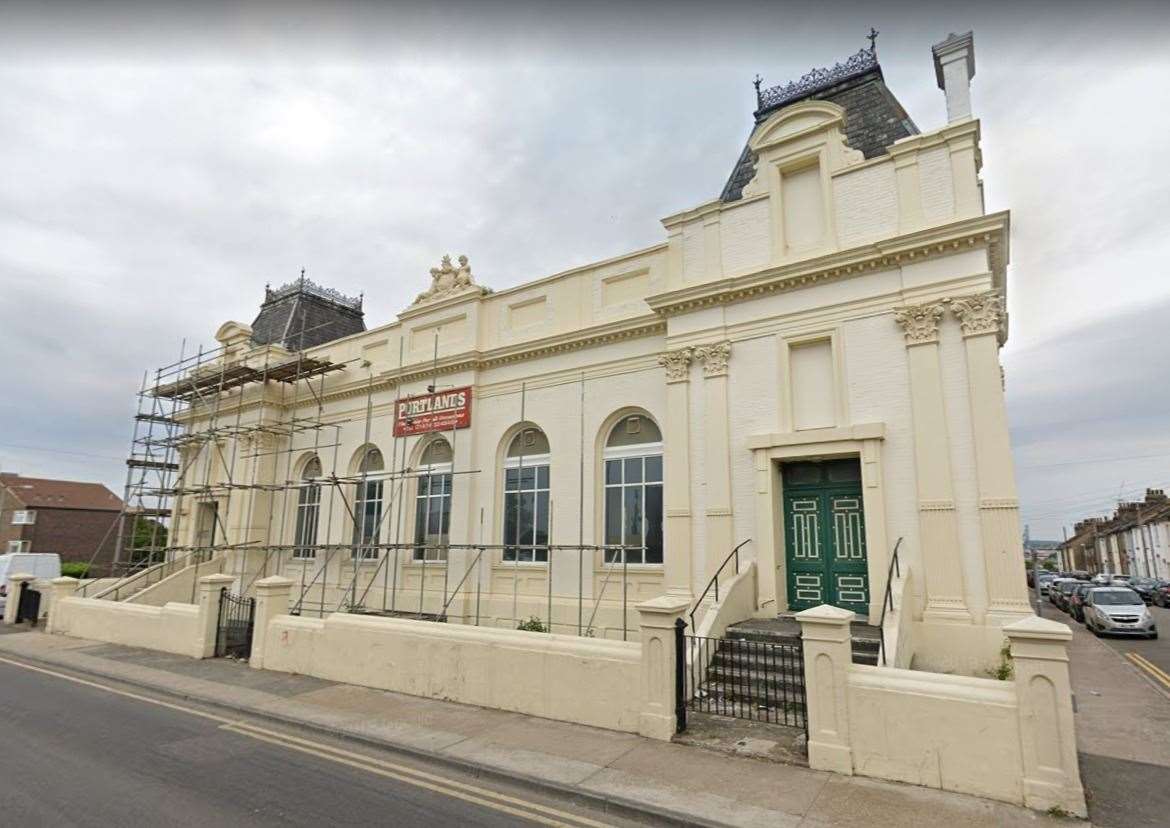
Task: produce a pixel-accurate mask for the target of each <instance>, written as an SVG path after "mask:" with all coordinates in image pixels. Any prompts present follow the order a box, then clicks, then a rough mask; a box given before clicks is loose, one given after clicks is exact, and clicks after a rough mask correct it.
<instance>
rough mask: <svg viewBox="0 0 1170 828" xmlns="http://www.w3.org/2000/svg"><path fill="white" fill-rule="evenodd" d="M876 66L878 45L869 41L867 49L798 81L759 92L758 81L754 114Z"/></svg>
mask: <svg viewBox="0 0 1170 828" xmlns="http://www.w3.org/2000/svg"><path fill="white" fill-rule="evenodd" d="M871 32H872V30H871ZM871 37H872V38H876V37H877V33H876V32H873V33H872V35H871ZM877 67H878V59H877V44H876V43H875V42H873V40H871V42H870V46H869V48H868V49H866V48H863V49H860V50H859V51H858V52H857V54H854V55H851V56H850V57H849V58H848V59H847V60H846V61H845V62H844V63H837V64H834V65H833V66H832V67H831V68H829V69H813V70H812V71H810V72H809V73H808V74H806V75H804V76H803V77H801V78H800V79H799V80H794V81H792V82H791V83H786V84H782V85H780V86H772V87H769V88H767V89H764V90H762V91H761V90H760V87H759V85H758V84H757V86H756V114H757V115H758V114H760V113H761V112H765V111H767V110H770V109H775V108H777V107H780V106H784V105H785V104H788V103H792V102H793V101H798V100H800V99H801V98H805V97H808V96H809V95H812V94H814V93H816V92H820V91H821V90H823V89H828V88H829V87H830V86H836V85H837V84H838V83H841V82H842V81H846V80H849V79H850V78H855V77H857V76H858V75H864V74H865V73H866V72H869V71H872V70H873V69H876V68H877Z"/></svg>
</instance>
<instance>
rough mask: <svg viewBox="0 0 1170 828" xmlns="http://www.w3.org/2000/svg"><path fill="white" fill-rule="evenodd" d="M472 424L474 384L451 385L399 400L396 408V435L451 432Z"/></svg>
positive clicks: (406, 435)
mask: <svg viewBox="0 0 1170 828" xmlns="http://www.w3.org/2000/svg"><path fill="white" fill-rule="evenodd" d="M470 425H471V387H470V386H468V387H466V388H451V389H449V390H445V391H436V392H435V393H434V394H420V395H419V396H417V397H406V398H404V399H401V400H399V401H398V406H397V407H396V408H395V409H394V436H395V437H408V436H410V435H411V434H427V433H429V432H431V431H450V430H451V429H453V428H467V427H468V426H470Z"/></svg>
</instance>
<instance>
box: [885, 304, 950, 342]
mask: <svg viewBox="0 0 1170 828" xmlns="http://www.w3.org/2000/svg"><path fill="white" fill-rule="evenodd" d="M942 318H943V303H942V302H927V303H925V304H922V305H905V306H903V307H900V308H895V309H894V321H895V322H897V323H898V324H899V325H901V326H902V332H903V333H905V334H906V344H907V345H923V344H926V343H928V342H938V323H939V322H940V321H942Z"/></svg>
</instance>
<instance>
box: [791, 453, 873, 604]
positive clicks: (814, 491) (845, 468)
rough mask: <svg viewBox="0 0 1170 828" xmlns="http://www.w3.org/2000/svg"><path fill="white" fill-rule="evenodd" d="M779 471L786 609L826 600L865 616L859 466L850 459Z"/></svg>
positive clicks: (865, 570) (801, 464) (866, 577)
mask: <svg viewBox="0 0 1170 828" xmlns="http://www.w3.org/2000/svg"><path fill="white" fill-rule="evenodd" d="M781 474H782V475H783V481H784V547H785V549H784V551H785V557H786V560H787V573H788V607H789V609H791V610H793V611H798V610H802V609H808V608H809V607H815V606H817V605H818V604H832V605H833V606H837V607H842V608H843V609H848V610H853V611H854V612H856V613H859V614H861V615H865V614H867V613H868V612H869V569H868V564H867V560H866V549H865V512H864V510H863V509H862V498H861V464H860V463H859V461H857V460H856V459H849V460H826V461H823V462H798V463H785V464H784V465H783V466H781Z"/></svg>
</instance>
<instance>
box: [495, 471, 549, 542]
mask: <svg viewBox="0 0 1170 828" xmlns="http://www.w3.org/2000/svg"><path fill="white" fill-rule="evenodd" d="M548 520H549V471H548V465H547V464H540V465H531V466H521V467H513V468H505V469H504V538H503V543H504V560H505V561H507V562H509V563H513V562H514V563H547V562H548Z"/></svg>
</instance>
